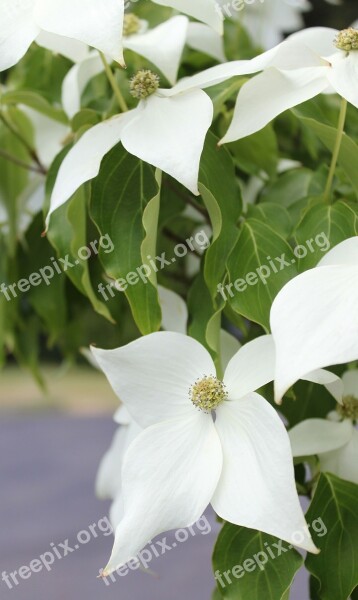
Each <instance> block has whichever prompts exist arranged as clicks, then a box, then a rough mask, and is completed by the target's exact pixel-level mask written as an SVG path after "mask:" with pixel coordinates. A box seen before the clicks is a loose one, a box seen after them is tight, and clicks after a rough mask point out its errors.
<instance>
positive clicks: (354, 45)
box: [335, 27, 358, 52]
mask: <svg viewBox="0 0 358 600" xmlns="http://www.w3.org/2000/svg"><path fill="white" fill-rule="evenodd" d="M335 44H336V46H337V48H339V49H340V50H345V51H346V52H350V51H351V50H358V29H354V28H353V27H349V28H348V29H343V30H342V31H340V32H339V34H338V35H337V37H336V39H335Z"/></svg>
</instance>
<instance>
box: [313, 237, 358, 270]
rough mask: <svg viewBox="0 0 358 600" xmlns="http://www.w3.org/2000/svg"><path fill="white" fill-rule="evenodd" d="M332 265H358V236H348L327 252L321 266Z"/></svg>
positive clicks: (319, 264) (320, 263)
mask: <svg viewBox="0 0 358 600" xmlns="http://www.w3.org/2000/svg"><path fill="white" fill-rule="evenodd" d="M332 265H358V237H352V238H348V239H347V240H344V242H341V243H340V244H338V245H337V246H334V248H332V250H330V251H329V252H327V254H325V256H324V257H323V258H322V259H321V260H320V262H319V263H318V266H319V267H327V266H332Z"/></svg>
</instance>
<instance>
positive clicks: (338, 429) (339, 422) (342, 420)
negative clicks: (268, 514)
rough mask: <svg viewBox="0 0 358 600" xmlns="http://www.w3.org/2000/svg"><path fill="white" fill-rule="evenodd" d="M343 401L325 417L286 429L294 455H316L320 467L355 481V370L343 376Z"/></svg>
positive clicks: (357, 464) (357, 399)
mask: <svg viewBox="0 0 358 600" xmlns="http://www.w3.org/2000/svg"><path fill="white" fill-rule="evenodd" d="M342 380H343V385H344V397H343V403H342V405H338V406H337V410H336V411H334V412H333V413H330V414H329V415H328V418H327V420H325V419H307V420H306V421H303V422H302V423H299V424H298V425H296V426H295V427H293V428H292V429H291V430H290V431H289V436H290V441H291V447H292V453H293V456H294V457H305V456H312V455H317V456H318V459H319V463H320V470H321V471H328V472H330V473H333V474H334V475H337V476H338V477H341V478H342V479H347V480H348V481H352V482H353V483H358V462H357V456H358V431H357V429H356V427H355V423H357V421H358V370H357V369H355V370H351V371H346V372H345V373H344V375H343V377H342Z"/></svg>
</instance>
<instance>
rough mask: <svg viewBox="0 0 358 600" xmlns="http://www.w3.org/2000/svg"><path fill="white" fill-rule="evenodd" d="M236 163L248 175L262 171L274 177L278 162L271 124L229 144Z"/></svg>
mask: <svg viewBox="0 0 358 600" xmlns="http://www.w3.org/2000/svg"><path fill="white" fill-rule="evenodd" d="M229 150H230V151H231V152H232V153H233V155H234V159H235V162H236V164H237V165H238V167H239V168H240V169H242V170H243V171H244V172H245V173H248V174H249V175H260V174H261V173H262V171H264V172H265V173H267V175H269V176H270V177H275V175H276V173H277V163H278V146H277V140H276V135H275V132H274V129H273V126H272V124H269V125H266V127H264V128H263V129H261V130H260V131H258V132H257V133H254V134H253V135H250V136H248V137H246V138H243V139H242V140H238V141H237V142H233V143H231V144H229Z"/></svg>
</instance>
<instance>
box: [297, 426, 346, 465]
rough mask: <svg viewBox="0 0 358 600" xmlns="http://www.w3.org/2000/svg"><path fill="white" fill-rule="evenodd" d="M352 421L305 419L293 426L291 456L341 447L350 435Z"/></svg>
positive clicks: (317, 452) (307, 454)
mask: <svg viewBox="0 0 358 600" xmlns="http://www.w3.org/2000/svg"><path fill="white" fill-rule="evenodd" d="M352 431H353V428H352V423H351V422H350V421H343V422H340V423H334V422H333V421H326V420H325V419H307V421H302V423H299V424H298V425H296V426H295V427H293V428H292V429H291V430H290V431H289V432H288V435H289V437H290V442H291V448H292V454H293V456H312V455H313V454H321V453H322V452H329V451H330V450H336V449H337V448H341V447H342V446H344V445H345V444H347V443H348V442H349V440H350V439H351V437H352Z"/></svg>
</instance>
